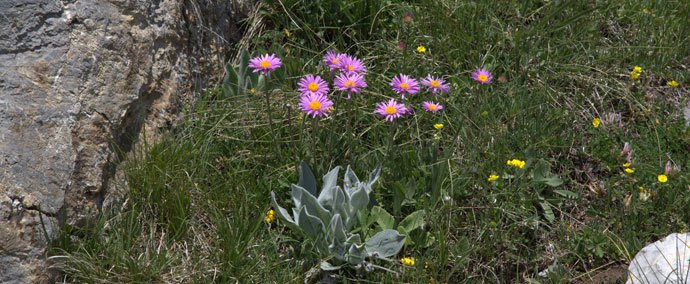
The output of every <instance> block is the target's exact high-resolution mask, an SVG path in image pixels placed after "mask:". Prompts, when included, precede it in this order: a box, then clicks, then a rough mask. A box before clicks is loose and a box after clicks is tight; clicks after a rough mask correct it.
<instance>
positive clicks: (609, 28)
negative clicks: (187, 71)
mask: <svg viewBox="0 0 690 284" xmlns="http://www.w3.org/2000/svg"><path fill="white" fill-rule="evenodd" d="M488 2H491V3H484V1H482V2H481V3H471V2H468V1H450V0H441V1H414V2H413V3H411V4H410V3H402V2H400V1H336V0H330V1H298V0H291V1H267V4H266V5H265V6H264V8H263V9H264V12H265V13H263V14H262V15H263V16H264V17H265V18H264V20H265V22H266V23H267V27H268V29H267V30H265V31H264V32H263V33H262V34H259V35H252V36H254V40H253V48H254V49H253V50H251V51H250V52H252V53H253V54H254V55H256V54H261V53H264V52H270V53H274V52H275V53H277V54H280V55H281V57H282V58H283V61H284V63H285V65H284V67H282V68H281V69H280V70H279V71H278V72H276V73H275V74H273V75H272V78H271V79H270V83H271V86H272V87H273V88H271V89H270V90H273V89H275V91H271V92H269V94H270V95H268V98H267V94H266V93H260V94H259V95H257V94H252V93H250V92H246V91H241V92H238V93H234V94H230V93H228V92H226V91H224V89H225V88H226V87H228V86H218V88H216V89H214V90H210V91H208V92H205V93H203V94H200V95H199V98H198V100H197V102H196V103H195V104H194V105H192V106H189V108H188V109H187V110H186V113H185V114H186V120H185V122H184V123H183V124H182V125H179V126H177V127H176V128H175V129H174V130H173V131H172V132H170V133H168V134H165V135H164V136H163V137H162V139H161V140H160V142H158V143H156V144H155V145H143V147H140V149H138V150H135V153H134V154H133V155H131V156H132V158H131V160H130V161H127V162H126V163H124V166H125V167H126V169H125V172H126V179H127V186H128V187H129V195H128V199H127V203H126V205H125V206H123V208H122V210H121V211H120V212H116V213H111V212H105V213H104V214H103V215H102V216H101V217H99V218H97V219H96V220H93V221H92V222H91V223H90V224H88V225H87V226H85V227H82V228H65V229H64V233H63V234H62V236H61V237H60V238H59V239H58V240H56V241H55V243H54V246H53V248H52V249H51V254H52V255H54V256H59V257H57V258H56V259H59V260H60V262H58V263H59V267H60V268H61V270H62V271H64V273H65V274H66V277H67V279H68V280H70V281H71V282H103V283H122V282H139V283H143V282H146V283H149V282H175V283H177V282H201V283H207V282H216V283H228V282H241V283H265V282H271V283H292V282H301V281H303V279H304V278H305V275H306V274H307V273H308V271H310V269H312V268H315V267H317V266H318V264H319V262H320V260H319V257H318V256H317V255H316V254H315V253H314V252H313V250H312V249H311V247H310V244H309V243H308V242H303V237H302V236H301V235H300V234H299V233H298V232H293V231H290V230H288V229H287V228H286V227H284V226H282V225H281V224H280V223H277V224H276V223H273V224H271V225H267V224H265V223H264V222H263V217H264V214H265V212H266V211H267V210H268V209H270V203H269V199H270V198H269V196H270V192H271V191H274V192H276V194H277V195H278V198H279V200H281V201H282V202H286V201H288V200H289V185H290V184H292V183H296V182H297V169H296V168H297V166H298V164H299V161H300V160H305V161H307V163H308V164H310V166H311V167H312V169H313V170H314V172H315V174H316V176H317V177H320V176H322V175H323V174H325V173H326V172H327V171H328V170H329V169H330V168H332V167H334V166H336V165H343V166H345V165H352V167H353V168H354V169H355V171H357V173H358V174H359V175H360V176H364V174H365V173H368V172H369V171H370V170H372V169H374V168H375V167H376V166H377V165H383V174H382V178H381V180H380V182H379V184H378V185H377V186H376V188H375V191H376V192H375V196H376V199H377V202H378V203H379V204H380V205H381V206H382V207H384V208H385V209H386V210H387V211H388V212H391V213H392V214H393V215H394V216H395V217H396V218H397V219H398V221H399V220H401V219H402V218H403V217H404V216H407V214H409V213H411V212H414V211H416V210H425V211H426V212H427V214H426V220H425V225H424V226H423V227H422V228H421V229H419V230H417V231H415V232H413V233H411V234H410V236H409V237H410V239H411V240H413V241H414V244H411V245H407V246H405V248H404V249H403V251H402V252H401V253H400V254H399V257H403V256H412V257H415V258H416V263H417V265H416V267H414V268H407V269H403V267H401V265H400V264H390V263H378V264H380V265H383V266H386V267H389V268H390V269H391V270H393V271H396V272H398V273H399V274H398V275H396V274H393V273H390V272H386V271H383V270H378V271H375V272H371V273H358V272H356V271H354V270H343V271H340V272H338V273H336V274H337V277H338V282H357V281H362V282H367V281H371V282H414V283H432V282H433V283H442V282H447V283H465V282H469V283H474V282H481V281H486V282H526V281H530V280H531V281H539V282H544V283H558V282H573V281H575V282H577V281H585V282H586V281H587V280H588V279H590V277H593V276H595V275H596V274H597V273H599V272H601V271H606V270H607V269H608V268H609V267H615V266H619V265H627V264H628V262H629V261H630V259H631V258H632V257H633V256H634V254H635V253H636V252H637V251H638V250H639V249H641V248H642V247H643V246H644V245H646V244H647V243H649V242H651V241H654V240H656V239H658V238H661V237H664V236H665V235H667V234H669V233H672V232H680V231H688V230H690V211H688V210H686V208H687V204H688V203H690V188H689V187H688V184H690V175H689V174H688V169H690V132H689V128H688V124H687V122H686V121H685V120H684V118H683V113H682V109H683V107H684V106H686V105H687V104H688V102H689V99H688V95H687V93H688V88H687V86H688V84H690V80H689V79H690V73H689V72H688V70H687V64H688V62H689V60H690V37H689V36H690V33H689V32H688V31H687V29H686V21H687V19H688V18H690V4H688V3H685V2H684V1H665V2H663V3H662V2H658V1H627V0H626V1H623V0H619V1H488ZM305 3H310V4H308V5H306V4H305ZM405 13H412V15H413V18H414V20H413V21H412V22H411V23H406V22H404V21H403V15H404V14H405ZM284 30H288V31H289V32H290V36H287V35H286V34H285V33H284ZM400 42H403V43H405V45H406V49H404V50H403V49H399V48H396V47H397V46H398V45H399V43H400ZM418 45H424V46H426V47H427V49H428V51H427V52H426V53H424V54H420V53H418V52H416V51H415V49H416V47H417V46H418ZM332 48H334V49H337V50H339V51H341V52H348V53H350V54H355V55H357V56H359V57H360V58H363V59H364V60H365V61H366V64H367V67H368V68H369V72H368V74H367V77H366V78H367V82H368V84H369V87H368V88H367V89H366V91H365V92H364V93H363V94H361V95H354V96H353V99H352V100H351V101H347V100H345V99H343V98H342V97H341V96H339V95H338V94H334V95H333V96H334V98H335V99H334V101H335V104H336V106H335V108H336V110H335V112H334V114H333V115H332V116H331V117H330V118H329V119H325V120H321V121H318V123H317V122H315V120H313V119H306V120H303V119H302V118H301V117H300V114H299V110H298V109H297V108H296V106H297V104H298V95H297V93H296V91H294V86H295V84H296V81H297V80H298V79H299V78H300V77H301V76H302V75H304V74H306V73H319V74H322V76H325V77H327V76H328V74H327V73H325V72H324V70H323V69H322V68H321V67H320V65H319V62H320V60H321V57H322V56H323V55H324V53H325V51H326V50H328V49H332ZM636 65H638V66H642V67H643V68H644V73H643V75H642V76H641V77H640V79H639V80H635V81H634V82H633V81H632V80H631V79H630V71H631V70H632V68H633V66H636ZM478 67H484V68H488V69H490V70H491V71H492V72H493V74H494V76H495V78H494V82H492V83H491V84H489V85H478V84H476V83H475V82H473V81H472V80H471V79H470V73H471V71H472V70H474V69H476V68H478ZM398 73H404V74H409V75H412V76H415V77H417V78H422V77H425V76H426V74H427V73H432V74H436V75H444V76H447V80H448V81H449V82H450V83H451V85H452V91H451V93H450V94H447V95H441V96H439V97H438V98H437V99H438V100H439V101H440V102H442V103H443V104H444V105H445V106H446V109H445V110H444V111H443V112H442V113H441V114H437V115H431V114H429V113H424V112H423V111H422V110H421V108H419V107H418V106H419V104H420V103H421V102H422V101H423V100H429V99H431V97H430V95H429V94H421V95H417V96H414V97H412V98H410V99H409V100H408V101H409V103H410V104H412V105H414V106H415V109H416V113H415V115H414V116H410V117H406V118H403V119H400V120H398V121H397V122H396V123H395V126H394V127H393V126H392V125H391V124H389V123H386V122H384V121H382V120H381V119H379V118H378V117H376V116H374V115H373V114H372V112H373V109H374V105H375V103H377V102H380V101H383V100H384V99H386V98H388V97H396V96H395V95H394V93H393V92H392V91H391V90H390V89H389V87H388V82H389V81H390V78H392V77H393V76H394V75H397V74H398ZM499 77H501V80H499ZM255 79H256V78H255ZM669 80H676V81H678V82H680V84H681V85H680V87H679V88H671V87H668V86H666V82H667V81H669ZM338 97H339V98H338ZM267 102H268V104H267ZM269 106H270V107H269ZM269 109H270V117H271V118H272V120H270V123H269ZM610 114H616V115H618V116H619V117H620V122H621V126H620V127H619V126H618V123H617V122H616V123H610V122H609V121H605V123H604V124H603V125H602V126H601V127H598V128H594V127H593V126H592V124H591V121H592V119H594V118H595V117H600V118H602V119H603V118H605V117H607V116H611V115H610ZM434 123H443V124H444V125H445V127H444V128H443V129H442V130H440V131H439V130H435V129H434V128H433V127H432V126H433V124H434ZM391 131H395V137H394V140H393V142H394V143H393V145H392V147H391V148H390V149H389V145H388V143H389V138H390V133H391ZM625 142H629V143H630V144H631V145H632V148H633V149H634V155H633V161H634V163H635V165H634V169H635V172H634V173H633V174H626V173H624V172H623V168H622V164H623V163H624V162H625V157H623V156H621V155H619V153H620V151H621V148H622V147H623V143H625ZM513 158H518V159H522V160H526V161H527V166H526V167H525V168H524V169H517V168H511V167H508V166H506V160H509V159H513ZM669 160H672V161H673V162H675V163H676V164H677V165H679V166H680V167H681V168H682V170H681V171H680V172H679V173H675V174H672V175H669V182H667V183H664V184H661V183H659V182H657V181H656V177H657V175H658V174H661V173H663V171H664V165H665V164H666V162H667V161H669ZM490 174H498V175H500V176H501V177H502V178H500V179H499V180H498V181H496V182H488V181H487V177H488V176H489V175H490ZM540 174H549V175H550V174H553V175H556V176H558V177H559V178H560V179H562V181H563V184H562V185H559V186H556V187H552V186H548V185H546V184H545V183H544V182H541V181H539V180H538V179H537V178H533V176H532V175H540ZM508 175H513V176H514V177H513V178H510V179H508V178H506V177H507V176H508ZM640 187H643V188H644V189H645V190H648V191H649V192H651V193H652V196H651V197H650V198H649V199H648V200H646V201H642V200H641V199H640V189H639V188H640ZM546 268H549V271H550V273H549V275H548V278H543V277H540V276H538V275H537V274H538V273H539V272H540V271H543V270H545V269H546ZM316 279H317V277H314V278H313V280H316ZM621 281H622V280H621Z"/></svg>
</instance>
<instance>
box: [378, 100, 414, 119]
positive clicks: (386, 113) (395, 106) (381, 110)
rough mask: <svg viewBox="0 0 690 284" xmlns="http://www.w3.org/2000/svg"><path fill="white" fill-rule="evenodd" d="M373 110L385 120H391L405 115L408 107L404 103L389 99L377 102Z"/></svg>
mask: <svg viewBox="0 0 690 284" xmlns="http://www.w3.org/2000/svg"><path fill="white" fill-rule="evenodd" d="M374 112H375V113H377V114H378V115H380V116H381V117H382V118H383V119H385V120H386V121H388V122H393V120H394V119H396V118H398V117H401V116H403V115H405V114H406V113H407V112H408V109H407V107H405V105H404V104H401V103H398V102H396V101H395V100H394V99H390V100H389V101H387V102H380V103H378V104H377V105H376V110H375V111H374Z"/></svg>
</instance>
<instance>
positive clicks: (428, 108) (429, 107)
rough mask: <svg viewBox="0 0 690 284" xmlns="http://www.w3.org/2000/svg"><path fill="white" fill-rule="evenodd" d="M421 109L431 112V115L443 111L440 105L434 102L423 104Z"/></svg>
mask: <svg viewBox="0 0 690 284" xmlns="http://www.w3.org/2000/svg"><path fill="white" fill-rule="evenodd" d="M422 107H423V108H424V109H425V110H426V111H428V112H432V113H436V112H437V111H439V110H442V109H443V106H442V105H441V104H439V103H436V102H430V101H426V102H423V103H422Z"/></svg>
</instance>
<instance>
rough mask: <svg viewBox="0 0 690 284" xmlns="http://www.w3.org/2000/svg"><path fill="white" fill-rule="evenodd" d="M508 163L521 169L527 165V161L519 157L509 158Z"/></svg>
mask: <svg viewBox="0 0 690 284" xmlns="http://www.w3.org/2000/svg"><path fill="white" fill-rule="evenodd" d="M506 164H507V165H509V166H513V167H516V168H520V169H522V168H524V167H525V161H520V160H518V159H512V160H508V161H507V162H506Z"/></svg>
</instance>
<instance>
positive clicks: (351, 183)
mask: <svg viewBox="0 0 690 284" xmlns="http://www.w3.org/2000/svg"><path fill="white" fill-rule="evenodd" d="M357 184H359V178H358V177H357V175H356V174H355V172H354V171H353V170H352V168H350V166H347V170H345V185H344V187H345V190H348V189H350V188H351V187H355V186H357ZM348 193H349V192H348Z"/></svg>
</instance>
